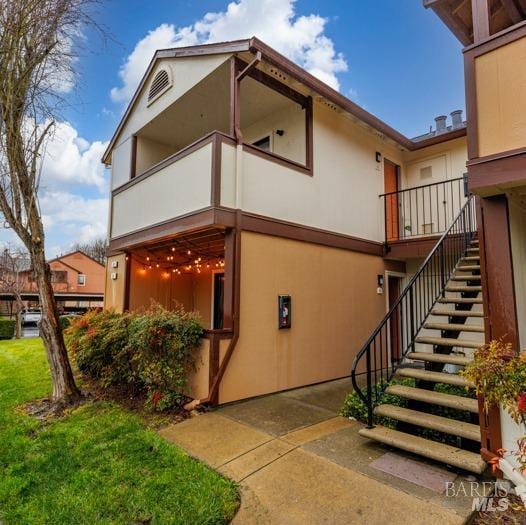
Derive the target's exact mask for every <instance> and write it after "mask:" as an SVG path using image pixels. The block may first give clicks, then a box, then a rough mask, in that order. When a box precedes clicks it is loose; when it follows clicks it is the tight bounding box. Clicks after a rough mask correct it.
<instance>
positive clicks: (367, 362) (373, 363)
mask: <svg viewBox="0 0 526 525" xmlns="http://www.w3.org/2000/svg"><path fill="white" fill-rule="evenodd" d="M476 232H477V223H476V213H475V199H474V197H473V196H469V197H468V199H467V202H466V203H465V204H464V205H463V206H462V208H461V210H460V212H459V213H458V215H457V216H456V218H455V219H454V220H453V221H452V223H451V225H450V226H449V228H447V230H446V231H445V232H444V234H443V235H442V237H441V238H440V240H439V241H438V242H437V244H436V245H435V247H434V248H433V249H432V250H431V252H430V253H429V255H428V256H427V258H426V259H425V261H424V263H423V264H422V266H421V267H420V268H419V270H418V271H417V272H416V274H415V275H414V276H413V277H412V278H411V280H410V281H409V283H408V284H407V286H406V287H405V288H404V290H403V291H402V292H401V294H400V296H399V297H398V299H397V300H396V301H395V302H394V304H393V305H392V306H391V308H390V309H389V311H388V312H387V315H386V316H385V317H384V318H383V319H382V321H381V322H380V324H379V325H378V326H377V327H376V329H375V330H374V332H373V333H372V335H371V336H370V337H369V339H368V340H367V341H366V342H365V344H364V345H363V347H362V348H361V349H360V351H359V352H358V353H357V354H356V357H355V358H354V361H353V365H352V372H351V378H352V383H353V387H354V389H355V391H356V393H357V394H358V396H359V397H360V398H361V399H362V401H363V402H364V403H365V405H366V406H367V411H368V424H369V426H372V425H373V410H374V408H375V406H377V404H378V402H379V401H380V398H381V396H382V394H383V392H384V390H385V388H386V387H387V385H388V383H389V381H390V380H391V378H392V377H393V375H394V373H395V372H396V370H397V368H398V367H399V366H400V364H401V362H402V361H403V358H404V357H405V356H406V354H407V353H408V352H410V351H414V346H415V338H416V336H417V334H418V332H419V331H420V329H421V328H422V326H423V325H424V323H425V321H426V319H427V318H428V316H429V314H430V312H431V310H432V308H433V307H434V305H435V303H436V302H437V301H438V299H439V298H440V297H441V296H443V295H444V292H445V288H446V284H447V282H448V281H449V279H450V278H451V276H452V274H453V272H454V271H455V269H456V267H457V264H458V262H459V260H460V259H461V257H462V256H463V255H464V254H465V253H466V250H467V248H468V246H469V244H470V242H471V240H472V239H473V238H474V237H475V236H476ZM364 387H365V390H362V388H364Z"/></svg>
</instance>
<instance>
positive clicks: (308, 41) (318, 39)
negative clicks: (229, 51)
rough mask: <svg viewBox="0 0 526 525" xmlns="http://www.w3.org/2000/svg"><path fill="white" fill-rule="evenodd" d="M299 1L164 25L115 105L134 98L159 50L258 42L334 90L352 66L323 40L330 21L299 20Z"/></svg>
mask: <svg viewBox="0 0 526 525" xmlns="http://www.w3.org/2000/svg"><path fill="white" fill-rule="evenodd" d="M295 2H296V0H235V1H233V2H230V3H229V4H228V6H227V9H226V11H223V12H219V13H207V14H205V15H204V17H203V18H202V19H201V20H199V21H197V22H196V23H194V24H193V25H190V26H186V27H182V28H177V27H176V26H175V25H173V24H162V25H160V26H159V27H157V28H156V29H154V30H153V31H150V32H149V33H148V35H147V36H146V37H144V38H143V39H142V40H140V41H139V42H138V43H137V45H136V46H135V49H134V50H133V51H132V53H131V54H130V55H129V56H128V57H127V59H126V61H125V63H124V64H123V65H122V67H121V69H120V71H119V76H120V78H121V80H122V86H121V87H114V88H113V89H112V90H111V98H112V100H113V101H115V102H127V101H128V100H130V98H131V97H132V95H133V93H134V91H135V89H136V87H137V85H138V84H139V81H140V79H141V78H142V75H143V74H144V71H145V69H146V67H147V65H148V63H149V62H150V60H151V58H152V56H153V54H154V52H155V50H157V49H163V48H169V47H178V46H187V45H194V44H200V43H210V42H221V41H227V40H236V39H241V38H249V37H251V36H257V37H258V38H260V39H261V40H263V41H264V42H265V43H267V44H268V45H270V46H272V47H274V48H275V49H276V50H277V51H279V52H281V53H283V54H284V55H285V56H287V57H288V58H290V59H291V60H293V61H294V62H296V63H297V64H299V65H300V66H302V67H304V68H305V69H306V70H307V71H309V72H310V73H312V74H313V75H315V76H317V77H318V78H320V79H321V80H323V81H324V82H326V83H327V84H329V85H330V86H332V87H334V88H335V89H339V87H340V84H339V82H338V78H337V74H338V73H340V72H342V71H346V70H347V62H346V61H345V58H344V57H343V55H342V54H341V53H337V52H336V51H335V49H334V43H333V42H332V40H331V39H330V38H329V37H327V36H326V35H325V34H324V31H325V25H326V23H327V19H326V18H323V17H321V16H319V15H314V14H311V15H308V16H298V15H297V14H296V12H295V5H294V4H295Z"/></svg>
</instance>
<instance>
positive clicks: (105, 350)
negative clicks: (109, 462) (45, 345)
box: [64, 305, 203, 410]
mask: <svg viewBox="0 0 526 525" xmlns="http://www.w3.org/2000/svg"><path fill="white" fill-rule="evenodd" d="M64 334H65V339H66V344H67V345H68V349H69V350H70V351H71V352H72V354H73V356H74V357H75V360H76V363H77V366H78V368H79V370H80V371H81V372H83V373H85V374H87V375H89V376H90V377H92V378H94V379H97V380H99V381H100V384H101V385H102V386H103V387H108V386H110V385H123V384H125V385H128V386H129V387H130V388H131V389H132V390H134V391H136V392H137V391H144V392H145V393H146V398H147V406H148V407H149V408H152V409H154V410H163V409H166V408H171V407H173V406H176V405H179V404H181V403H182V402H183V401H184V399H185V398H184V394H183V392H184V391H185V389H186V386H187V375H188V372H189V370H190V369H191V368H192V367H193V366H194V349H195V348H196V347H197V346H198V345H199V342H200V339H201V337H202V335H203V328H202V327H201V325H200V324H199V322H198V320H197V317H196V316H195V315H194V314H192V313H186V312H184V311H183V310H179V311H175V312H174V311H168V310H165V309H164V308H162V307H161V306H159V305H155V306H153V307H152V308H150V309H149V310H146V311H142V312H132V313H124V314H119V313H117V312H114V311H102V312H95V311H92V312H88V313H87V314H85V315H83V316H82V317H76V318H74V319H72V321H71V326H70V327H69V328H68V329H67V330H65V331H64Z"/></svg>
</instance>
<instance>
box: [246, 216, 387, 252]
mask: <svg viewBox="0 0 526 525" xmlns="http://www.w3.org/2000/svg"><path fill="white" fill-rule="evenodd" d="M241 229H242V230H244V231H251V232H254V233H263V234H266V235H274V236H276V237H283V238H285V239H291V240H294V241H302V242H310V243H313V244H320V245H322V246H328V247H331V248H340V249H343V250H350V251H355V252H361V253H367V254H370V255H377V256H380V257H381V256H383V250H384V247H383V244H382V243H381V242H377V241H369V240H366V239H361V238H359V237H352V236H350V235H344V234H340V233H335V232H330V231H327V230H322V229H319V228H313V227H312V226H303V225H300V224H296V223H291V222H287V221H282V220H280V219H274V218H272V217H264V216H262V215H257V214H254V213H247V212H243V213H242V214H241Z"/></svg>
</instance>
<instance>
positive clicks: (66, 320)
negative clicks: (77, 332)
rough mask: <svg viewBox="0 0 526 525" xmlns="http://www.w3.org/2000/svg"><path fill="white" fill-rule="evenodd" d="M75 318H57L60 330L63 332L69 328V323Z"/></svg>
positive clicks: (71, 316)
mask: <svg viewBox="0 0 526 525" xmlns="http://www.w3.org/2000/svg"><path fill="white" fill-rule="evenodd" d="M77 317H78V316H77V315H61V316H60V317H59V318H58V324H59V326H60V328H61V329H62V330H65V329H66V328H69V325H70V324H71V322H72V321H73V320H74V319H76V318H77Z"/></svg>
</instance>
